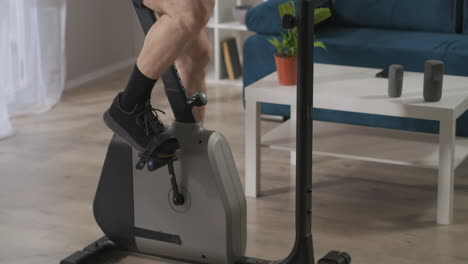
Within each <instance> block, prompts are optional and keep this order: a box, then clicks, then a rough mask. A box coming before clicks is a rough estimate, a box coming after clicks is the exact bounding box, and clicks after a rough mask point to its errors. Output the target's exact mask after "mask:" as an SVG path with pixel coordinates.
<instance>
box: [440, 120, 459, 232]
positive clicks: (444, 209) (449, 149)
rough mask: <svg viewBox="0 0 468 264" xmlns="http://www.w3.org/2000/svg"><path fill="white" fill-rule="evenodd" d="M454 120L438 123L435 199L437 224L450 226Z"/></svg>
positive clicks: (451, 216) (454, 136)
mask: <svg viewBox="0 0 468 264" xmlns="http://www.w3.org/2000/svg"><path fill="white" fill-rule="evenodd" d="M455 140H456V120H455V118H449V119H446V120H442V121H441V122H440V135H439V147H440V149H439V183H438V199H437V223H438V224H441V225H450V224H452V221H453V196H454V185H455V169H456V168H455Z"/></svg>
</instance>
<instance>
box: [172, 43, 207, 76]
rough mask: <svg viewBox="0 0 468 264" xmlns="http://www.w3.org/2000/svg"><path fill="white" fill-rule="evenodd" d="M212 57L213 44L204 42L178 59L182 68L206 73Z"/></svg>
mask: <svg viewBox="0 0 468 264" xmlns="http://www.w3.org/2000/svg"><path fill="white" fill-rule="evenodd" d="M212 57H213V46H212V44H211V42H209V41H204V42H203V43H199V44H198V45H196V47H192V48H189V50H187V51H186V52H185V55H182V56H181V57H180V58H179V59H178V63H179V65H180V67H181V68H184V69H185V70H187V71H206V69H207V67H208V64H209V63H210V61H211V59H212Z"/></svg>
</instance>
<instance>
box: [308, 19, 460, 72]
mask: <svg viewBox="0 0 468 264" xmlns="http://www.w3.org/2000/svg"><path fill="white" fill-rule="evenodd" d="M317 37H318V39H319V40H320V41H323V42H324V43H325V45H326V46H327V48H328V51H323V50H320V49H317V50H316V51H317V52H316V61H318V62H322V63H331V64H339V65H351V66H363V67H375V68H385V67H388V66H389V65H391V64H402V65H404V66H405V68H406V69H407V70H409V71H418V72H423V71H424V62H425V61H426V60H428V59H437V60H442V61H444V62H445V65H446V73H447V74H452V75H462V76H468V65H467V64H466V62H467V61H468V35H461V34H446V33H429V32H411V31H399V30H385V29H369V28H352V27H341V26H335V25H326V26H323V27H321V28H320V31H319V32H317Z"/></svg>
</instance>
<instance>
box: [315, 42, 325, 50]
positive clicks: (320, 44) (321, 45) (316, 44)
mask: <svg viewBox="0 0 468 264" xmlns="http://www.w3.org/2000/svg"><path fill="white" fill-rule="evenodd" d="M314 47H315V48H322V49H324V50H328V49H327V46H325V44H323V42H322V41H315V42H314Z"/></svg>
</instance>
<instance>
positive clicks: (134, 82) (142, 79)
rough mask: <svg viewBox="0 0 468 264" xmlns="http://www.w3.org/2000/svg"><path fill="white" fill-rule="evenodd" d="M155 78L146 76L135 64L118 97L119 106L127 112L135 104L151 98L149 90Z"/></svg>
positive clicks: (131, 109) (133, 107)
mask: <svg viewBox="0 0 468 264" xmlns="http://www.w3.org/2000/svg"><path fill="white" fill-rule="evenodd" d="M156 82H157V80H153V79H151V78H148V77H146V76H145V75H144V74H143V73H141V71H140V69H138V67H137V66H136V65H135V68H134V69H133V73H132V76H131V77H130V80H129V81H128V85H127V88H125V90H124V91H123V93H122V95H121V97H120V107H122V109H123V110H125V111H127V112H131V111H133V110H134V109H135V106H137V105H141V104H144V103H145V102H146V101H148V100H149V99H151V92H152V91H153V87H154V85H156Z"/></svg>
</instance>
